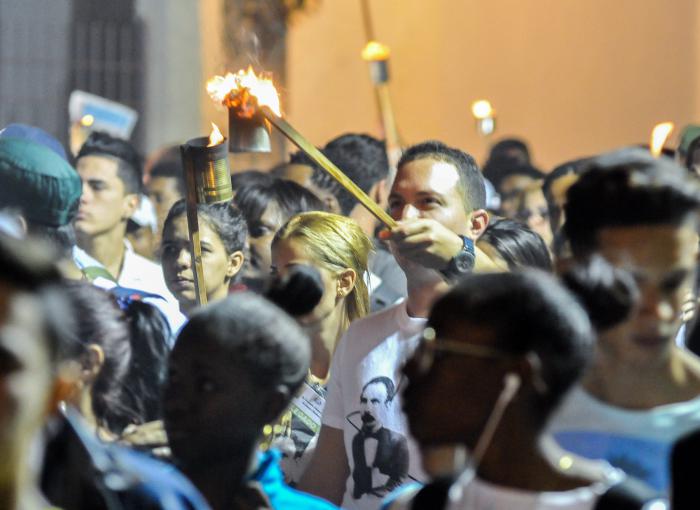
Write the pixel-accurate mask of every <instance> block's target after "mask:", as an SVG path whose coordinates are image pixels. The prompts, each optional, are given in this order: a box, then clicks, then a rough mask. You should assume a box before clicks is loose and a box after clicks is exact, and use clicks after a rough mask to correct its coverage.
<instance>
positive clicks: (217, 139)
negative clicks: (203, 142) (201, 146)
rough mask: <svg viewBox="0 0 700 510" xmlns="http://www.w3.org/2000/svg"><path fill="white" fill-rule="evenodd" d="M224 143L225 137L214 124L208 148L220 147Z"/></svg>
mask: <svg viewBox="0 0 700 510" xmlns="http://www.w3.org/2000/svg"><path fill="white" fill-rule="evenodd" d="M223 141H224V135H222V134H221V131H219V126H217V125H216V124H214V123H213V122H212V123H211V134H210V135H209V143H208V144H207V147H214V146H215V145H219V144H220V143H221V142H223Z"/></svg>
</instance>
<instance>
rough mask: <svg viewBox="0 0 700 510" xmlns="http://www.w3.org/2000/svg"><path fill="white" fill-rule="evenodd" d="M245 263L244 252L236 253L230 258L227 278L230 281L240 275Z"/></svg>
mask: <svg viewBox="0 0 700 510" xmlns="http://www.w3.org/2000/svg"><path fill="white" fill-rule="evenodd" d="M244 262H245V255H243V252H242V251H234V252H233V253H232V254H231V255H229V257H228V264H227V266H226V276H227V277H228V278H229V279H230V278H233V277H234V276H236V275H237V274H238V272H239V271H240V270H241V268H242V267H243V263H244Z"/></svg>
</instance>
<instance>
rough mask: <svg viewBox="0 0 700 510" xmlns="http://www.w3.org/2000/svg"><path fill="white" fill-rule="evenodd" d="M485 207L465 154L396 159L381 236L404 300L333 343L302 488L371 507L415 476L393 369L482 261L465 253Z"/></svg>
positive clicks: (434, 152)
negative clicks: (442, 301) (392, 222)
mask: <svg viewBox="0 0 700 510" xmlns="http://www.w3.org/2000/svg"><path fill="white" fill-rule="evenodd" d="M484 202H485V192H484V183H483V177H482V176H481V173H480V172H479V169H478V168H477V166H476V164H475V163H474V160H473V159H472V158H471V156H469V155H467V154H465V153H463V152H462V151H459V150H457V149H452V148H450V147H447V146H445V145H444V144H442V143H439V142H426V143H423V144H419V145H416V146H414V147H411V148H409V149H408V150H407V151H406V152H405V153H404V155H403V157H402V159H401V161H400V162H399V166H398V171H397V176H396V179H395V181H394V184H393V186H392V190H391V194H390V196H389V209H390V212H391V215H392V217H393V218H394V219H396V220H397V221H398V226H397V227H396V228H394V229H393V230H391V231H390V232H386V233H385V234H384V237H385V239H388V240H389V241H390V245H391V248H392V250H393V253H394V256H395V257H396V259H397V261H398V263H399V265H400V266H401V268H402V269H403V271H404V273H405V274H406V279H407V283H408V297H407V298H406V300H405V301H403V302H401V303H400V304H398V305H395V306H393V307H390V308H387V309H385V310H383V311H381V312H379V313H376V314H373V315H370V316H369V317H366V318H365V319H362V320H359V321H356V322H354V323H353V324H351V325H350V328H349V329H348V331H347V333H346V334H345V336H344V337H343V338H342V339H341V341H340V343H339V345H338V347H337V349H336V352H335V354H334V356H333V362H332V364H331V370H330V374H331V376H330V380H329V382H328V396H327V399H326V406H325V409H324V413H323V420H322V423H323V425H322V428H321V432H320V435H319V439H318V445H317V447H316V451H315V453H314V456H313V458H312V459H311V463H310V465H309V468H308V470H307V471H306V473H305V475H304V476H303V477H302V480H301V482H300V484H299V487H300V488H301V489H302V490H306V491H309V492H311V493H313V494H316V495H318V496H321V497H323V498H326V499H328V500H329V501H332V502H333V503H336V504H339V505H340V504H341V502H342V506H343V508H348V509H368V510H370V509H376V508H378V507H379V506H380V505H381V501H382V498H383V497H384V496H385V495H386V494H387V493H388V492H389V491H390V490H392V489H394V488H396V487H399V486H401V485H403V484H406V483H410V482H411V481H413V480H422V479H423V475H422V472H421V464H420V455H419V453H418V449H417V447H416V445H415V442H414V441H413V440H412V438H411V437H410V435H409V433H408V430H407V426H406V420H405V417H404V415H403V413H402V411H401V404H400V394H401V390H402V386H403V384H404V381H403V378H402V377H401V367H402V365H403V364H404V362H405V360H406V359H407V357H408V356H410V355H411V353H412V352H413V350H414V349H415V347H416V345H417V341H418V337H419V334H420V333H421V332H422V330H423V328H424V326H425V318H426V317H427V316H428V312H429V311H430V307H431V306H432V303H433V302H434V301H435V299H436V298H438V297H439V296H440V295H442V294H443V293H444V292H446V291H447V290H448V289H449V283H448V281H449V280H450V279H452V278H456V277H459V276H461V275H463V274H467V273H469V272H471V270H472V268H474V267H476V268H479V267H482V265H484V266H485V265H488V264H489V263H490V260H489V259H488V258H487V257H486V256H485V255H484V254H483V253H481V252H480V251H479V250H478V249H475V248H474V240H475V239H477V238H478V237H479V235H481V233H482V232H483V231H484V229H485V228H486V226H487V224H488V215H487V213H486V212H485V211H484V209H483V207H484ZM441 272H442V274H441Z"/></svg>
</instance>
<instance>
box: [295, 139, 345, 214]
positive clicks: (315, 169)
mask: <svg viewBox="0 0 700 510" xmlns="http://www.w3.org/2000/svg"><path fill="white" fill-rule="evenodd" d="M320 150H321V152H322V153H323V155H324V156H326V157H327V154H326V153H325V150H324V149H320ZM329 159H330V158H329ZM289 164H290V165H305V166H308V167H309V168H311V183H312V184H313V185H314V186H316V187H317V188H319V189H322V190H324V191H327V192H328V193H330V194H331V195H333V196H334V197H335V198H336V200H337V201H338V205H339V206H340V208H341V209H342V208H343V206H342V205H341V200H342V201H343V202H344V203H345V204H346V205H347V204H348V203H349V200H350V199H348V198H347V197H345V195H344V194H345V193H348V192H347V190H346V189H345V188H343V187H342V186H341V185H340V183H339V182H338V181H336V180H335V179H334V178H333V177H332V176H331V175H330V174H329V173H328V172H326V171H325V170H324V169H322V168H321V167H319V166H318V165H317V164H316V162H315V161H314V160H312V159H311V158H310V157H309V156H307V155H306V153H305V152H304V151H301V150H300V151H297V152H295V153H293V154H292V155H291V156H290V157H289ZM341 170H344V169H343V168H342V167H341ZM351 210H352V208H351Z"/></svg>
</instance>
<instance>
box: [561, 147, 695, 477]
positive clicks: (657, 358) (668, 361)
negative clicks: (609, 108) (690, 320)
mask: <svg viewBox="0 0 700 510" xmlns="http://www.w3.org/2000/svg"><path fill="white" fill-rule="evenodd" d="M565 211H566V218H567V220H566V224H565V226H564V231H565V234H566V236H567V237H568V240H569V242H570V245H571V249H572V252H573V256H574V258H575V259H577V260H583V259H585V258H586V257H589V256H591V255H593V254H598V255H601V256H602V257H604V258H605V259H607V260H608V261H609V262H610V263H611V264H612V265H613V266H615V267H618V268H621V269H625V270H627V271H628V272H630V273H631V274H632V275H633V276H634V278H635V280H636V282H637V285H638V286H639V291H640V298H639V302H638V304H637V306H636V307H635V308H634V309H633V311H632V313H631V315H630V317H629V318H628V319H627V320H626V321H625V322H623V323H622V324H620V325H618V326H616V327H614V328H612V329H609V330H606V331H604V332H602V333H601V334H600V335H599V338H598V349H597V350H596V355H595V358H594V361H593V363H592V365H591V368H590V369H589V370H588V372H587V373H586V375H585V376H584V378H583V379H582V382H581V385H580V387H577V388H576V389H575V390H574V391H573V392H572V393H571V395H570V396H569V397H568V399H567V400H566V402H565V404H564V405H563V406H562V408H561V409H560V410H559V412H558V413H557V415H556V416H555V418H554V419H553V420H552V423H551V432H552V433H553V435H554V437H555V438H556V439H557V441H558V442H559V444H560V445H561V446H562V447H563V448H565V449H567V450H570V451H572V452H574V453H577V454H579V455H583V456H587V457H591V458H602V459H605V460H607V461H608V462H610V463H611V464H613V465H615V466H618V467H620V468H622V469H624V470H625V471H627V472H628V473H629V474H630V475H633V476H635V477H637V478H640V479H641V480H643V481H645V482H647V483H648V484H649V485H650V486H652V487H654V488H656V489H658V490H668V488H669V483H670V481H669V466H668V461H669V458H668V457H669V450H670V447H671V444H672V443H673V441H674V440H675V439H676V438H678V437H679V436H680V435H681V434H683V433H684V432H687V431H688V430H691V429H693V428H697V427H698V426H700V398H698V394H700V360H699V359H698V358H697V357H695V356H694V355H693V354H691V353H690V352H688V351H686V350H684V349H681V348H678V347H676V345H675V343H674V338H675V336H676V334H677V332H678V330H679V327H680V325H681V319H682V308H683V304H684V302H685V300H686V295H687V293H688V291H689V290H690V289H691V288H692V285H693V283H694V282H695V276H696V272H697V256H698V234H697V228H698V212H699V211H700V188H699V187H698V183H697V182H695V180H694V179H693V178H692V177H691V176H690V175H689V173H688V172H687V171H686V170H685V169H684V168H681V167H679V166H678V165H676V164H675V163H673V162H672V161H671V160H670V159H667V158H658V159H656V158H653V157H651V156H650V155H649V154H648V153H647V152H646V151H643V150H640V149H626V150H621V151H617V152H613V153H610V154H606V155H602V156H599V157H597V158H593V159H591V160H590V161H589V162H588V164H587V165H586V167H585V168H584V172H583V174H582V175H581V177H580V179H579V180H578V182H577V183H576V184H574V185H573V186H572V187H571V188H570V189H569V192H568V201H567V204H566V206H565Z"/></svg>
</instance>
